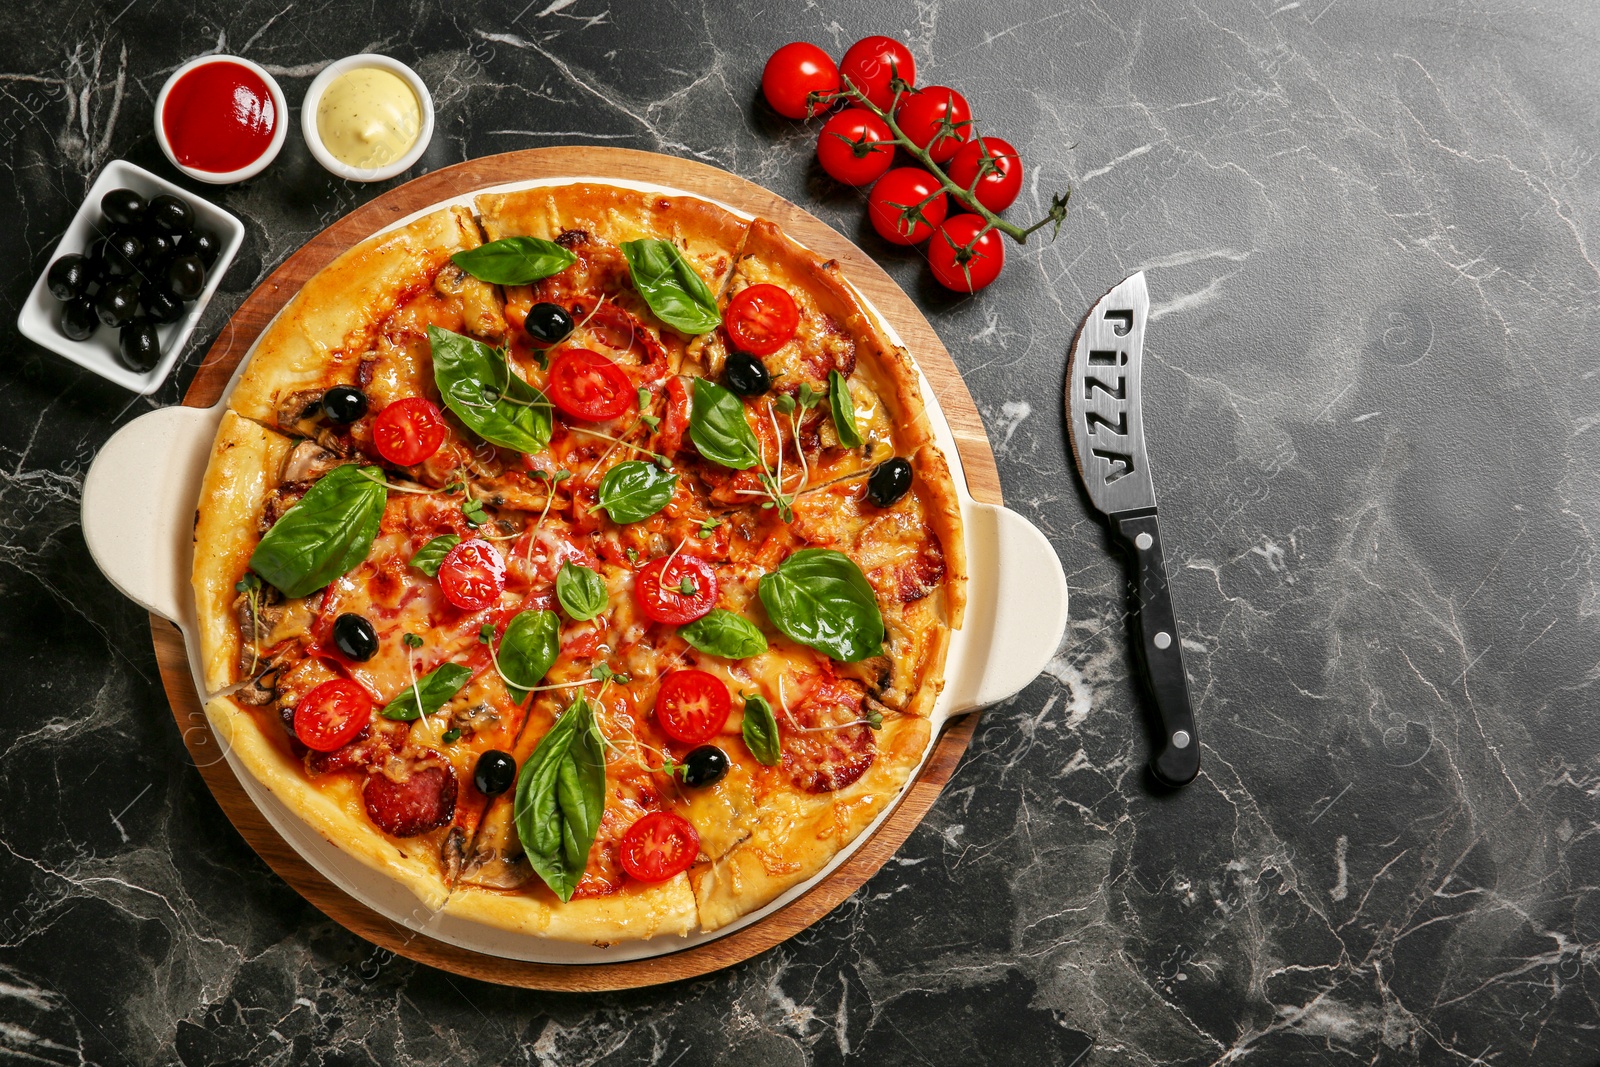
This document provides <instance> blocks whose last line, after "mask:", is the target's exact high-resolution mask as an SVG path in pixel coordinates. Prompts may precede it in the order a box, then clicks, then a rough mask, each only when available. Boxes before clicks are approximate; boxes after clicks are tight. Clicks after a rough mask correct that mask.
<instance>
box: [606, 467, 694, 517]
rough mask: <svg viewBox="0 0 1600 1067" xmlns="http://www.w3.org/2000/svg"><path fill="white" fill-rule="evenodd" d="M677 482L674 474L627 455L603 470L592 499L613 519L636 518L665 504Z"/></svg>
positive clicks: (649, 514) (657, 509)
mask: <svg viewBox="0 0 1600 1067" xmlns="http://www.w3.org/2000/svg"><path fill="white" fill-rule="evenodd" d="M677 484H678V476H677V475H676V474H668V473H667V472H666V471H664V470H662V469H661V468H660V467H657V466H656V465H655V464H654V463H646V462H645V461H644V460H642V459H630V460H627V461H625V462H622V463H618V464H617V465H616V466H615V467H612V468H611V469H610V470H608V471H606V475H605V477H604V478H601V479H600V487H599V489H597V490H596V491H595V503H596V504H597V505H598V506H599V507H602V508H605V510H606V514H607V515H610V516H611V521H612V522H638V521H640V520H641V519H648V518H649V517H650V516H652V515H654V514H655V513H656V512H658V511H660V510H661V509H662V508H664V507H666V506H667V502H668V501H669V500H671V499H672V490H673V488H674V487H675V486H677Z"/></svg>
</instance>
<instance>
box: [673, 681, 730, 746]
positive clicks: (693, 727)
mask: <svg viewBox="0 0 1600 1067" xmlns="http://www.w3.org/2000/svg"><path fill="white" fill-rule="evenodd" d="M732 708H733V701H732V700H731V699H730V698H729V696H728V687H727V686H725V685H723V684H722V679H720V678H718V677H717V676H716V675H714V674H707V673H706V672H705V671H673V672H672V673H670V674H668V675H667V676H666V678H665V679H663V680H662V682H661V689H660V691H659V692H657V693H656V722H658V723H660V724H661V728H662V729H663V730H665V731H666V732H667V736H668V737H671V738H672V739H673V740H674V741H682V742H683V743H684V744H686V745H698V744H702V743H704V742H706V741H709V740H711V739H712V738H713V737H715V736H717V732H718V731H720V730H721V729H722V724H723V723H725V722H727V721H728V712H729V711H730V710H731V709H732Z"/></svg>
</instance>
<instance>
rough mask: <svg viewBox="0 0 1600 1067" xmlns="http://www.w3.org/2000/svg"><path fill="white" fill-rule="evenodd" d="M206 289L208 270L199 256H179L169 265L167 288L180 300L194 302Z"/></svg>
mask: <svg viewBox="0 0 1600 1067" xmlns="http://www.w3.org/2000/svg"><path fill="white" fill-rule="evenodd" d="M205 287H206V268H205V267H204V266H202V265H201V263H200V257H199V256H179V257H177V258H176V259H174V260H173V261H172V262H171V263H168V264H167V288H168V289H171V290H172V295H173V296H175V297H177V298H178V299H179V300H193V299H194V298H195V297H197V296H199V295H200V291H201V290H202V289H204V288H205Z"/></svg>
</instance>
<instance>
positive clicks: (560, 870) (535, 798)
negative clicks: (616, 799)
mask: <svg viewBox="0 0 1600 1067" xmlns="http://www.w3.org/2000/svg"><path fill="white" fill-rule="evenodd" d="M605 807H606V757H605V749H604V748H603V742H602V741H601V739H600V727H599V725H598V724H597V723H596V722H595V718H594V711H593V710H592V709H591V708H590V707H589V702H588V701H586V700H584V699H583V698H582V697H579V698H578V699H576V700H574V701H573V702H572V704H571V706H569V707H568V708H567V710H566V712H565V714H563V715H562V716H561V718H559V719H557V720H556V723H555V725H554V726H552V727H550V732H549V733H547V734H545V735H544V737H543V738H541V739H540V741H539V747H537V748H535V749H534V750H533V755H531V756H529V757H528V759H527V762H526V763H524V764H523V765H522V771H521V773H519V774H518V775H517V792H516V797H515V803H514V804H513V807H512V821H513V822H514V823H515V824H516V827H517V837H518V838H520V839H521V841H522V849H523V851H524V852H525V853H527V856H528V862H529V863H530V864H531V865H532V866H533V869H534V871H535V873H537V874H538V875H539V877H540V878H542V879H544V884H545V885H547V886H549V887H550V891H551V892H552V893H554V894H555V895H556V896H558V897H560V898H561V900H562V901H563V902H565V901H568V900H571V899H572V892H573V890H575V889H576V888H578V881H579V879H581V878H582V877H583V869H584V867H586V866H587V865H588V863H589V847H590V846H591V845H593V844H594V838H595V833H596V832H597V831H598V830H599V829H600V816H601V815H603V814H604V813H605Z"/></svg>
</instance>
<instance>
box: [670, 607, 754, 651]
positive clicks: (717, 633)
mask: <svg viewBox="0 0 1600 1067" xmlns="http://www.w3.org/2000/svg"><path fill="white" fill-rule="evenodd" d="M678 634H679V636H681V637H682V638H683V639H684V640H685V641H687V642H689V644H691V645H693V646H694V647H695V648H697V649H699V650H700V651H701V652H704V653H706V654H707V655H708V656H721V657H722V658H723V659H744V658H746V657H747V656H759V655H761V653H763V652H765V651H766V650H767V639H766V638H765V637H763V636H762V634H761V631H760V630H759V629H758V628H757V627H756V624H755V623H753V622H751V621H750V620H749V619H747V618H745V617H744V616H742V615H735V614H734V613H733V612H731V611H724V610H723V609H721V608H712V609H711V611H710V612H709V613H708V614H705V615H702V616H700V617H699V618H698V619H696V620H694V622H691V623H689V624H688V625H687V626H680V627H678Z"/></svg>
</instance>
